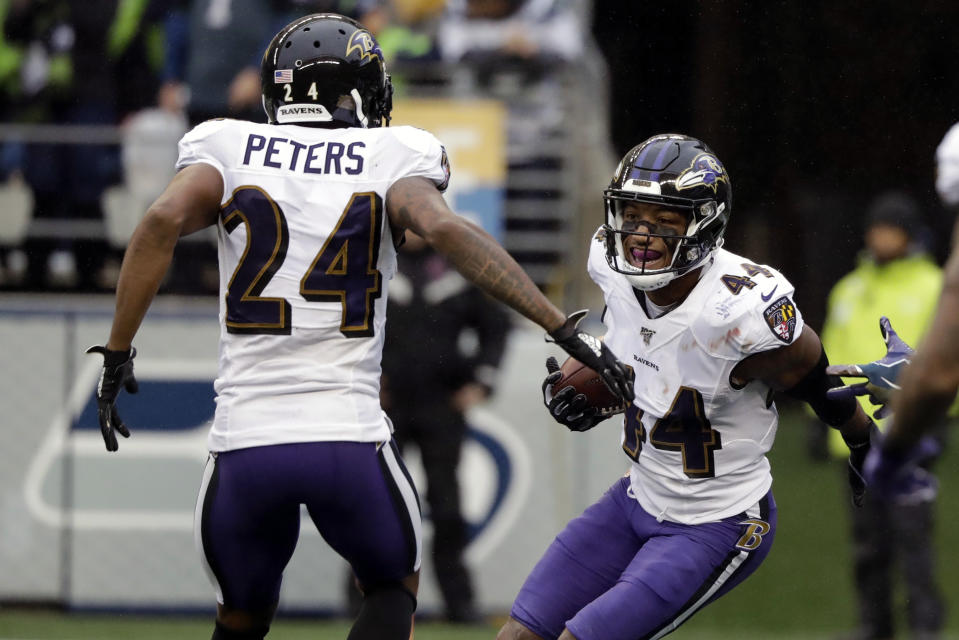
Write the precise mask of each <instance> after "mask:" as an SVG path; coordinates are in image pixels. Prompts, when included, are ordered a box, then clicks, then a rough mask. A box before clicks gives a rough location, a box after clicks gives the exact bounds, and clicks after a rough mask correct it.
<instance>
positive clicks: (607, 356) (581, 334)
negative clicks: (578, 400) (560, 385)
mask: <svg viewBox="0 0 959 640" xmlns="http://www.w3.org/2000/svg"><path fill="white" fill-rule="evenodd" d="M588 313H589V311H587V310H586V309H582V310H580V311H576V312H574V313H571V314H570V315H569V317H568V318H566V322H564V323H563V326H561V327H560V328H559V329H556V330H555V331H551V332H550V334H549V338H547V340H550V338H551V339H552V340H551V341H552V342H555V343H556V344H558V345H559V346H560V347H562V348H563V351H565V352H566V353H568V354H569V355H570V356H572V357H573V358H576V359H577V360H579V361H580V362H582V363H583V364H585V365H586V366H587V367H589V368H590V369H592V370H593V371H595V372H596V373H598V374H599V377H600V378H602V380H603V383H604V384H605V385H606V387H607V388H609V390H610V391H611V392H612V393H613V395H615V396H616V397H618V398H620V399H621V400H624V401H631V400H632V399H633V395H634V394H633V384H632V381H631V380H630V378H629V371H628V370H627V369H626V367H625V366H623V364H622V363H621V362H620V361H619V360H617V359H616V356H615V355H613V352H612V351H610V350H609V347H607V346H606V345H605V344H603V341H602V340H599V339H597V338H596V337H594V336H591V335H590V334H588V333H586V332H585V331H581V330H580V329H579V328H578V327H579V323H580V322H582V320H583V318H585V317H586V314H588ZM561 391H562V390H561ZM584 399H585V398H584Z"/></svg>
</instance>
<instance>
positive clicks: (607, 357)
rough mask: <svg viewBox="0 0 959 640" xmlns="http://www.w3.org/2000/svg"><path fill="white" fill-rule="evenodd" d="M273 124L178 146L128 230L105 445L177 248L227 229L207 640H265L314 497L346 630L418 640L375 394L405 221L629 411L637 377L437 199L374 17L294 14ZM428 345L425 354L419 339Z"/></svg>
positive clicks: (279, 61)
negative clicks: (346, 609)
mask: <svg viewBox="0 0 959 640" xmlns="http://www.w3.org/2000/svg"><path fill="white" fill-rule="evenodd" d="M262 88H263V105H264V108H265V110H266V113H267V116H268V119H269V124H255V123H252V122H244V121H237V120H213V121H208V122H206V123H203V124H201V125H199V126H197V127H196V128H195V129H193V130H192V131H191V132H189V133H188V134H186V135H185V136H184V137H183V139H182V140H181V141H180V155H179V160H178V161H177V166H178V168H179V172H178V173H177V175H176V176H175V177H174V179H173V180H172V181H171V182H170V185H169V186H168V188H167V189H166V190H165V191H164V193H163V194H162V195H161V196H160V197H159V198H158V199H157V201H156V202H155V203H154V204H153V205H152V206H151V207H150V208H149V210H148V211H147V213H146V216H145V217H144V219H143V221H142V222H141V223H140V225H139V226H138V227H137V229H136V231H135V232H134V234H133V236H132V238H131V240H130V244H129V247H128V248H127V252H126V255H125V257H124V261H123V266H122V268H121V272H120V278H119V282H118V286H117V302H116V315H115V317H114V320H113V326H112V329H111V332H110V337H109V340H108V341H107V343H106V344H105V345H102V346H96V347H92V348H91V349H90V351H91V352H96V353H100V354H102V355H103V357H104V368H103V371H102V375H101V379H100V384H99V386H98V389H97V401H98V413H99V420H100V427H101V431H102V433H103V437H104V441H105V442H106V446H107V449H108V450H110V451H115V450H116V449H117V438H116V432H119V433H120V434H121V435H122V436H124V437H126V436H128V435H129V430H128V429H127V427H126V426H125V425H124V424H123V421H122V420H121V419H120V417H119V416H118V415H117V411H116V407H115V400H116V396H117V393H118V392H119V390H120V388H121V387H123V388H126V390H127V391H128V392H134V391H136V386H137V383H136V380H135V377H134V375H133V358H134V356H135V354H136V351H135V350H134V349H133V347H132V341H133V339H134V336H135V334H136V332H137V329H138V328H139V326H140V324H141V321H142V319H143V317H144V315H145V314H146V312H147V308H148V307H149V304H150V302H151V300H152V299H153V297H154V295H155V293H156V291H157V288H158V287H159V284H160V281H161V279H162V277H163V275H164V273H165V272H166V270H167V267H168V266H169V264H170V260H171V257H172V254H173V249H174V246H175V244H176V242H177V239H178V238H179V237H180V236H183V235H186V234H189V233H192V232H194V231H197V230H199V229H202V228H205V227H209V226H213V225H215V226H216V229H217V234H218V240H219V267H220V274H221V276H220V312H219V317H220V323H221V333H220V350H219V371H218V375H217V379H216V382H215V389H216V394H217V396H216V413H215V417H214V421H213V426H212V428H211V430H210V435H209V449H210V452H211V453H210V457H209V461H208V463H207V466H206V470H205V473H204V477H203V481H202V485H201V489H200V495H199V498H198V501H197V505H196V528H195V531H196V541H197V545H198V547H199V550H200V552H201V554H202V557H203V560H204V563H205V567H206V569H207V570H208V574H209V576H210V579H211V581H212V583H213V586H214V588H215V590H216V595H217V601H218V607H217V617H216V627H215V631H214V633H213V638H214V639H217V640H230V639H233V640H237V639H243V640H249V639H259V638H263V637H264V636H265V635H266V633H267V632H268V630H269V625H270V622H271V620H272V617H273V613H274V611H275V609H276V606H277V602H278V600H279V593H280V582H281V579H282V574H283V569H284V567H285V565H286V563H287V562H288V561H289V559H290V557H291V555H292V554H293V550H294V547H295V545H296V541H297V537H298V532H299V526H300V507H301V505H305V506H306V508H307V510H308V512H309V514H310V516H311V518H312V520H313V522H314V523H315V525H316V526H317V528H318V529H319V531H320V533H321V534H322V535H323V537H324V539H325V540H326V541H327V542H328V543H329V544H330V546H331V547H332V548H333V549H334V550H336V551H337V552H338V553H339V554H340V555H342V556H343V557H344V558H346V559H347V560H348V561H349V562H350V564H351V566H352V567H353V570H354V573H355V574H356V577H357V580H358V582H359V584H360V586H361V588H362V589H363V591H364V594H365V599H364V604H363V606H362V608H361V611H360V614H359V616H358V618H357V620H356V622H355V623H354V626H353V628H352V631H351V633H350V635H349V638H351V639H352V640H364V639H368V640H373V639H376V640H383V639H390V638H392V639H396V640H400V639H402V640H407V639H408V638H409V636H410V629H411V625H412V616H413V612H414V610H415V606H416V591H417V585H418V575H419V567H420V553H421V540H420V537H421V536H420V512H419V503H418V498H417V495H416V491H415V489H414V487H413V485H412V483H411V481H410V479H409V475H408V474H407V472H406V470H405V468H404V466H403V462H402V460H401V458H400V457H399V455H398V453H397V450H396V446H395V444H394V443H393V440H392V437H391V431H392V429H391V426H390V423H389V420H388V419H387V417H386V415H385V414H384V413H383V410H382V409H381V408H380V403H379V383H380V358H381V353H382V348H383V329H384V323H385V317H384V316H385V310H386V300H387V285H388V283H389V280H390V278H391V277H392V276H393V273H394V270H395V266H396V245H397V243H398V241H399V240H400V239H401V238H402V234H403V231H404V229H410V230H412V231H414V232H415V233H416V234H417V235H419V236H420V237H422V238H424V239H426V241H427V242H428V243H429V244H430V245H432V246H433V247H434V248H435V249H436V250H438V251H439V252H440V253H442V254H443V255H445V256H446V258H447V259H448V260H449V262H450V263H451V264H453V265H454V266H455V267H456V268H457V269H458V270H459V271H460V272H461V273H463V275H464V276H466V277H467V278H468V279H470V280H472V281H473V282H474V283H476V284H477V285H478V286H480V287H481V288H482V289H484V290H485V291H487V292H488V293H490V294H491V295H493V296H494V297H496V298H498V299H499V300H501V301H503V302H505V303H506V304H508V305H510V306H511V307H513V308H514V309H516V310H517V311H519V312H520V313H522V314H523V315H525V316H526V317H528V318H530V319H531V320H533V321H535V322H536V323H538V324H540V325H541V326H542V327H544V328H545V329H546V330H547V331H548V332H549V335H550V337H551V338H552V340H554V341H555V342H556V343H557V344H558V345H559V346H561V347H562V348H563V349H564V350H565V351H566V352H568V353H569V354H570V355H573V356H575V357H576V358H578V359H580V360H582V361H584V362H586V363H588V364H589V365H590V366H592V367H593V368H595V369H597V370H599V371H602V372H603V375H604V379H605V380H606V382H607V384H608V385H609V387H610V388H611V389H612V390H614V392H615V393H617V394H618V395H619V396H621V397H623V398H631V397H632V390H631V388H630V386H629V384H628V378H627V370H626V369H625V367H623V365H622V364H620V363H619V362H618V361H617V360H616V359H615V357H614V356H613V355H612V353H611V352H610V350H609V349H608V348H607V347H606V346H605V345H602V344H601V343H600V342H599V341H597V340H596V339H595V338H593V337H592V336H590V335H588V334H586V333H583V332H582V331H580V330H579V329H577V324H578V322H579V320H580V319H581V318H582V315H583V314H584V313H585V312H580V313H577V314H573V315H572V316H570V317H569V318H567V317H565V316H564V315H563V313H562V312H561V311H560V310H559V309H557V308H556V307H555V306H554V305H553V304H552V303H550V302H549V300H547V299H546V297H544V295H543V294H542V293H541V292H540V291H539V289H538V288H537V287H536V286H535V284H534V283H533V282H532V281H531V280H530V279H529V277H528V276H527V275H526V274H525V272H524V271H523V270H522V269H521V268H520V266H519V265H518V264H517V263H516V262H515V261H514V260H513V259H512V258H511V257H510V256H509V254H507V253H506V251H505V250H504V249H503V248H502V247H501V246H499V245H498V244H497V243H496V241H495V240H494V239H493V238H492V237H491V236H489V235H488V234H486V233H485V232H484V231H482V230H481V229H480V228H479V227H477V226H476V225H474V224H471V223H470V222H468V221H466V220H465V219H463V218H461V217H458V216H456V215H455V214H453V213H452V212H451V211H450V210H449V208H448V207H447V206H446V203H445V201H444V200H443V197H442V195H441V192H442V191H443V190H444V189H445V188H446V184H447V181H448V180H449V165H448V162H447V159H446V153H445V152H444V150H443V147H442V146H441V145H440V143H439V142H438V141H437V140H436V139H435V138H434V137H433V136H432V135H431V134H429V133H427V132H426V131H423V130H420V129H414V128H412V127H387V126H383V125H388V124H389V115H390V109H391V105H392V85H391V84H390V81H389V76H388V75H387V74H386V72H385V67H384V63H383V59H382V53H381V51H380V49H379V46H378V45H377V44H376V41H375V40H374V39H373V37H372V36H371V35H370V33H369V31H367V30H366V29H365V28H363V27H362V25H360V24H358V23H356V22H354V21H352V20H349V19H347V18H344V17H343V16H339V15H336V14H315V15H312V16H308V17H305V18H302V19H300V20H297V21H295V22H293V23H291V24H289V25H288V26H286V27H285V28H284V29H283V30H281V31H280V32H279V33H278V34H277V35H276V37H275V38H274V39H273V41H272V43H271V44H270V46H269V48H268V49H267V51H266V52H265V54H264V57H263V64H262ZM424 348H428V345H424Z"/></svg>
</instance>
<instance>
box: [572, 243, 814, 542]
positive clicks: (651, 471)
mask: <svg viewBox="0 0 959 640" xmlns="http://www.w3.org/2000/svg"><path fill="white" fill-rule="evenodd" d="M589 274H590V276H591V277H592V279H593V280H594V281H595V282H596V284H598V285H599V286H600V288H601V289H602V290H603V294H604V296H605V300H606V312H605V314H604V316H603V319H604V322H605V324H606V326H607V328H608V332H607V334H606V337H605V341H606V344H607V345H609V348H610V349H611V350H612V351H613V353H615V354H616V356H617V357H618V358H619V359H620V360H622V361H623V362H624V363H626V364H628V365H630V366H631V367H632V368H633V370H634V371H635V374H636V383H635V391H636V398H635V399H634V400H633V403H632V405H631V406H630V407H629V408H628V409H627V411H626V412H625V414H623V416H622V424H623V434H622V446H623V450H624V451H625V452H626V455H628V456H629V457H630V458H631V459H632V466H631V469H630V489H631V493H632V495H633V496H634V497H635V498H636V500H638V501H639V503H640V505H642V507H643V508H644V509H645V510H646V511H647V512H649V513H650V514H652V515H654V516H656V517H657V518H659V519H661V520H662V519H665V520H670V521H673V522H680V523H684V524H701V523H703V522H712V521H716V520H720V519H722V518H726V517H729V516H734V515H736V514H737V513H740V512H743V511H745V509H746V508H747V507H749V506H751V505H753V504H755V502H756V501H757V500H759V499H760V498H761V497H762V496H763V495H765V494H766V492H767V491H769V488H770V486H771V485H772V476H771V475H770V470H769V461H768V460H767V459H766V455H765V454H766V452H767V451H769V449H770V447H771V446H772V444H773V439H774V438H775V436H776V427H777V424H778V414H777V412H776V406H775V405H774V404H773V402H772V392H771V390H770V388H769V387H768V386H767V385H765V384H763V383H762V382H758V381H753V382H750V383H749V384H747V385H746V386H745V387H742V388H739V387H736V386H734V385H733V384H732V382H731V381H730V374H731V373H732V370H733V368H734V367H735V366H736V365H737V364H738V363H739V362H740V361H741V360H743V359H744V358H746V357H747V356H749V355H752V354H754V353H759V352H761V351H768V350H770V349H776V348H778V347H782V346H785V345H787V344H791V343H792V342H794V341H795V340H796V338H797V337H798V336H799V334H800V333H801V332H802V330H803V321H802V316H801V315H800V314H799V311H798V309H797V308H796V305H795V304H794V303H793V301H792V295H793V287H792V285H791V284H790V283H789V282H788V281H787V280H786V279H785V278H784V277H783V276H782V274H780V273H779V272H777V271H776V270H774V269H772V268H771V267H767V266H763V265H757V264H754V263H753V262H751V261H750V260H748V259H746V258H743V257H741V256H737V255H735V254H733V253H730V252H728V251H724V250H717V251H716V252H715V253H714V254H713V258H712V261H711V263H710V264H709V265H708V266H706V267H705V268H704V270H703V273H702V277H701V278H700V280H699V282H698V283H697V284H696V286H695V288H694V289H693V290H692V292H690V294H689V296H688V297H687V298H686V299H685V300H684V301H683V302H682V303H681V304H680V305H679V306H677V307H675V308H673V309H672V310H670V311H668V312H666V313H665V314H663V315H661V316H660V317H658V318H655V319H651V318H649V316H648V315H647V314H646V311H645V310H644V308H643V306H642V305H641V304H640V302H639V298H638V297H637V295H641V294H640V292H639V291H637V290H636V289H634V288H633V287H632V286H631V285H630V283H629V282H628V281H627V279H626V277H625V276H624V275H622V274H620V273H617V272H615V271H613V270H612V269H610V267H609V265H608V264H607V262H606V256H605V247H604V244H603V242H602V241H598V240H595V239H594V241H593V242H592V243H591V249H590V255H589Z"/></svg>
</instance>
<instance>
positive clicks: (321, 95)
mask: <svg viewBox="0 0 959 640" xmlns="http://www.w3.org/2000/svg"><path fill="white" fill-rule="evenodd" d="M260 83H261V86H262V91H263V109H264V110H265V111H266V116H267V118H268V119H269V121H270V122H271V123H273V124H291V123H292V124H303V125H308V126H318V127H379V126H389V123H390V111H391V110H392V109H393V84H392V83H391V82H390V77H389V75H387V73H386V65H385V62H384V60H383V52H382V51H380V46H379V45H378V44H377V43H376V40H375V39H374V38H373V36H372V34H370V32H369V31H367V30H366V29H365V28H364V27H363V25H361V24H360V23H358V22H356V21H355V20H351V19H350V18H347V17H346V16H341V15H339V14H336V13H317V14H313V15H309V16H305V17H303V18H300V19H299V20H294V21H293V22H291V23H290V24H288V25H287V26H285V27H284V28H283V29H282V30H280V32H279V33H277V34H276V36H275V37H274V38H273V41H272V42H271V43H270V46H269V47H267V49H266V52H265V53H264V54H263V62H262V64H261V65H260Z"/></svg>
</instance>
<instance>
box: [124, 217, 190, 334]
mask: <svg viewBox="0 0 959 640" xmlns="http://www.w3.org/2000/svg"><path fill="white" fill-rule="evenodd" d="M179 232H180V229H179V227H178V226H177V225H176V224H174V223H172V222H170V221H169V220H165V219H163V218H162V217H161V216H156V215H151V214H149V213H148V214H147V217H145V218H144V219H143V221H142V222H141V223H140V225H138V226H137V228H136V230H135V231H134V233H133V237H132V238H131V239H130V244H129V246H128V247H127V250H126V254H125V255H124V257H123V265H122V266H121V267H120V277H119V279H118V281H117V301H116V313H115V315H114V317H113V327H112V329H111V330H110V339H109V341H108V342H107V348H109V349H116V350H126V349H129V348H130V345H131V343H132V342H133V337H134V336H135V335H136V332H137V330H138V329H139V328H140V323H141V322H143V317H144V316H145V315H146V312H147V309H148V308H149V307H150V303H151V302H152V301H153V298H154V296H155V295H156V292H157V290H158V289H159V288H160V282H161V281H162V280H163V276H164V275H165V274H166V272H167V269H168V268H169V266H170V261H171V260H172V258H173V249H174V247H175V246H176V241H177V238H178V237H179Z"/></svg>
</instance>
